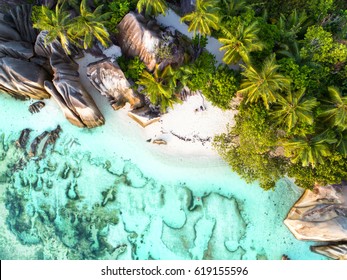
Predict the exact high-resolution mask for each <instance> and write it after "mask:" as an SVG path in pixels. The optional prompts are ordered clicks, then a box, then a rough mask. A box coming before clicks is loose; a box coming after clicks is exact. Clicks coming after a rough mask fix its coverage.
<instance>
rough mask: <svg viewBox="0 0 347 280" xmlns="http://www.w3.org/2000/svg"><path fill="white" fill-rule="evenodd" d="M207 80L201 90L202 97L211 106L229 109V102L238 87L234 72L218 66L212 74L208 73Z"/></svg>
mask: <svg viewBox="0 0 347 280" xmlns="http://www.w3.org/2000/svg"><path fill="white" fill-rule="evenodd" d="M208 78H209V79H208V82H207V83H206V84H205V86H204V87H203V88H202V93H203V95H204V96H205V97H206V98H207V99H208V100H210V101H211V102H212V104H213V105H215V106H218V107H220V108H222V109H230V104H231V100H232V98H233V97H234V96H235V93H236V91H237V89H238V85H239V81H238V79H237V77H236V76H235V73H234V71H233V70H230V69H228V68H227V67H222V66H220V67H218V68H217V69H216V71H215V72H214V73H210V74H209V77H208Z"/></svg>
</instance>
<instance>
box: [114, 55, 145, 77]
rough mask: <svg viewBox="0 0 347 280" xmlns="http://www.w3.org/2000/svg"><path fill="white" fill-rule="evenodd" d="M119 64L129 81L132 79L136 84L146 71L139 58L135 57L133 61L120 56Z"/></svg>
mask: <svg viewBox="0 0 347 280" xmlns="http://www.w3.org/2000/svg"><path fill="white" fill-rule="evenodd" d="M117 62H118V64H119V67H120V68H121V69H122V71H123V72H124V75H125V77H126V78H127V79H132V80H133V81H134V82H136V81H137V80H138V79H139V78H140V76H141V74H142V72H143V71H144V70H145V69H146V66H145V64H144V63H143V62H142V61H141V60H140V59H139V57H138V56H136V57H134V58H133V59H128V58H126V57H124V56H120V57H118V59H117Z"/></svg>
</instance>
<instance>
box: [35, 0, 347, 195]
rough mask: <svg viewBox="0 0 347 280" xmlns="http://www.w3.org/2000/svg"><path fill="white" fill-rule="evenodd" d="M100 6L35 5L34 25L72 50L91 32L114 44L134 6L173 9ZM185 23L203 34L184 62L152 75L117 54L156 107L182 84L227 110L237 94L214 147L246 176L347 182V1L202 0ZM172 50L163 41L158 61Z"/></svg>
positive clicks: (264, 182)
mask: <svg viewBox="0 0 347 280" xmlns="http://www.w3.org/2000/svg"><path fill="white" fill-rule="evenodd" d="M178 2H179V1H170V4H173V3H176V4H177V3H178ZM72 3H74V5H72ZM83 3H84V1H83V2H82V4H83ZM95 3H96V6H98V5H101V4H107V5H104V6H103V9H101V8H96V9H89V8H87V7H84V8H83V5H79V4H80V1H71V4H70V3H69V4H70V5H71V6H73V7H75V9H77V10H78V9H79V10H80V11H79V15H77V16H76V17H75V18H71V16H70V14H69V13H68V12H66V10H65V8H64V7H65V6H63V5H57V6H56V7H55V9H54V10H49V9H48V8H45V7H39V8H35V9H34V12H33V19H34V24H35V25H34V26H35V27H36V28H38V29H42V30H43V29H44V30H47V31H48V36H47V39H46V40H47V42H46V43H48V42H49V41H52V40H54V39H55V38H58V39H59V40H60V41H61V42H62V45H63V47H64V48H65V49H66V51H68V45H69V42H70V43H73V44H76V45H81V42H83V47H89V46H90V45H91V43H92V39H93V37H95V38H96V39H98V40H99V41H100V42H101V43H104V44H106V42H107V40H108V33H114V32H116V31H117V30H116V27H115V26H116V25H117V24H118V23H119V21H120V20H121V19H122V17H123V16H124V15H125V14H126V13H127V12H128V11H130V10H134V9H135V7H137V9H138V11H139V12H143V13H144V14H145V15H146V16H155V15H158V14H159V13H165V12H166V10H167V8H168V3H167V2H166V1H164V0H140V1H135V0H128V1H119V0H114V1H109V2H107V3H106V1H102V0H95ZM79 7H80V8H79ZM82 8H83V9H82ZM82 10H83V12H82ZM101 11H102V12H101ZM108 12H112V13H110V14H109V13H108ZM106 18H109V20H108V21H107V22H106V21H105V19H106ZM181 21H182V22H186V23H187V24H188V25H189V31H191V32H193V33H194V35H196V36H195V38H193V40H192V41H190V46H189V47H187V46H186V50H185V58H184V64H183V65H176V64H174V66H170V65H168V66H166V64H165V63H164V64H163V65H160V66H159V65H158V66H157V67H156V68H155V70H154V71H153V72H150V71H147V70H146V69H145V66H144V64H143V63H142V62H141V61H140V60H139V58H132V59H129V58H124V57H121V58H120V59H119V60H118V62H119V64H120V67H121V68H122V69H123V71H124V72H125V75H126V77H127V78H131V79H132V80H133V81H134V82H135V83H136V84H137V85H140V86H142V87H143V89H144V90H143V93H144V94H146V95H147V96H148V98H149V99H150V101H151V102H152V103H153V104H155V105H158V106H160V108H161V111H162V112H166V110H167V108H168V107H172V106H173V104H174V103H175V102H177V101H179V100H180V99H179V94H180V92H181V90H182V88H183V87H184V86H187V87H189V89H190V90H192V91H198V90H200V91H201V92H202V93H203V95H204V96H205V97H206V98H207V99H208V100H210V101H211V102H212V103H213V104H214V105H216V106H219V107H220V108H222V109H229V108H230V106H231V105H230V104H231V101H232V98H233V97H234V96H235V94H237V95H238V97H240V98H241V99H242V101H241V102H240V104H239V106H238V114H237V116H236V118H235V125H234V126H233V127H229V130H228V132H227V133H224V134H222V135H219V136H217V137H216V138H215V141H214V145H215V147H216V149H217V150H218V151H219V153H220V154H221V155H222V157H223V158H224V159H225V160H226V161H227V162H228V163H229V164H230V165H231V168H232V169H233V170H234V171H236V172H237V173H238V174H240V176H241V177H243V178H245V179H246V180H247V181H248V182H253V181H259V183H260V185H261V186H262V187H263V188H265V189H270V188H273V187H274V186H275V183H276V181H277V180H278V179H279V178H281V177H284V176H289V177H292V178H295V180H296V183H297V184H298V185H299V186H302V187H305V188H311V187H313V185H314V184H316V183H319V184H327V183H339V182H341V180H345V179H347V174H346V171H345V170H347V169H346V167H347V160H346V157H347V67H346V62H347V2H346V1H344V0H307V1H302V0H288V1H278V0H263V1H258V0H208V1H202V0H197V1H196V7H195V10H194V11H192V12H191V13H188V14H186V15H184V16H183V17H182V18H181ZM104 26H105V27H106V28H107V30H106V29H104ZM107 31H108V32H107ZM105 32H107V33H105ZM207 35H211V36H215V37H216V38H217V39H218V40H219V41H220V42H221V43H222V47H221V51H224V52H225V53H224V58H223V62H224V63H225V65H223V66H218V65H217V62H216V60H215V58H214V57H213V56H212V55H211V54H209V53H208V52H206V51H204V50H203V48H204V47H205V46H206V44H207V40H208V39H207V37H205V36H207ZM170 55H172V52H171V49H170V48H169V47H168V46H166V45H164V46H159V48H158V53H157V58H158V60H159V62H161V61H162V60H165V58H167V57H168V56H170ZM229 65H232V66H233V67H232V68H233V69H236V70H231V69H230V68H229Z"/></svg>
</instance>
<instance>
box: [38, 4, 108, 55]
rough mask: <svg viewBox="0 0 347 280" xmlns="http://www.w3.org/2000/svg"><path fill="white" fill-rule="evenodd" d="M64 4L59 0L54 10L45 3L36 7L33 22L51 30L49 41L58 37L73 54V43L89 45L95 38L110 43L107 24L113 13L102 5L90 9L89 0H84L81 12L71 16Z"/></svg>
mask: <svg viewBox="0 0 347 280" xmlns="http://www.w3.org/2000/svg"><path fill="white" fill-rule="evenodd" d="M64 4H65V2H62V1H58V3H57V5H56V6H55V8H54V9H53V10H50V9H49V8H48V7H46V6H35V7H34V8H33V12H32V21H33V26H34V27H35V28H37V29H39V30H46V31H48V34H47V36H46V38H45V43H46V44H48V43H50V42H52V41H53V40H55V39H59V40H60V42H61V45H62V47H63V49H64V51H65V52H66V53H67V54H70V50H69V45H70V44H74V45H77V46H79V47H83V48H84V49H87V48H89V47H91V46H92V43H93V40H94V38H96V39H97V40H98V41H99V42H100V43H101V44H102V45H104V46H107V43H108V41H109V33H108V31H107V30H106V28H105V26H104V24H105V23H106V20H107V19H108V18H109V17H110V13H104V12H103V11H102V6H98V7H97V8H96V9H95V10H94V11H91V10H90V9H89V7H88V6H87V2H86V0H82V1H81V2H80V5H79V15H78V16H76V17H74V18H72V16H71V13H70V12H69V11H68V10H67V7H66V5H64ZM70 4H71V3H70Z"/></svg>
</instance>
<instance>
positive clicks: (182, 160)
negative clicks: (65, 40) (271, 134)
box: [0, 95, 322, 259]
mask: <svg viewBox="0 0 347 280" xmlns="http://www.w3.org/2000/svg"><path fill="white" fill-rule="evenodd" d="M94 98H95V99H96V102H97V104H98V105H99V107H100V108H106V107H105V106H106V100H103V99H102V98H100V97H94ZM0 103H1V111H0V116H1V120H2V121H1V126H0V130H1V137H0V154H1V161H0V194H1V198H0V212H1V214H0V258H1V259H66V258H67V259H280V258H281V256H282V254H287V255H288V256H289V257H291V258H292V259H322V257H321V256H319V255H317V254H314V253H311V252H310V250H309V246H310V243H308V242H301V241H297V240H296V239H295V238H294V237H293V236H292V235H291V233H290V232H289V231H288V230H287V228H286V227H285V226H284V225H283V223H282V221H283V219H284V217H285V216H286V214H287V212H288V210H289V209H290V207H291V205H292V204H293V203H294V202H295V201H296V200H297V199H298V197H299V196H300V192H299V191H298V190H297V189H296V188H293V187H291V186H290V184H289V183H288V182H284V181H283V182H280V183H279V186H278V187H277V189H276V190H275V191H269V192H264V191H262V190H261V189H260V188H259V187H258V186H257V185H256V184H253V185H248V184H246V183H245V182H244V181H242V180H241V179H240V178H239V177H238V176H237V175H236V174H234V173H232V172H231V171H230V169H229V167H228V166H226V164H224V163H223V162H222V161H221V160H220V159H218V158H214V157H211V158H206V157H205V158H201V157H191V158H187V157H186V156H182V157H181V156H179V155H177V156H175V157H173V156H168V155H161V154H160V152H159V151H158V148H157V147H156V148H153V144H150V143H147V142H146V141H144V140H143V138H142V137H140V135H141V133H142V131H141V129H142V128H140V127H139V126H138V125H137V124H136V123H135V122H133V121H132V120H131V119H130V118H128V117H126V116H125V114H123V113H122V112H114V111H112V110H110V109H106V110H103V111H102V112H103V114H104V115H105V118H106V125H105V126H103V127H100V128H97V129H93V130H86V129H79V128H76V127H73V126H72V125H70V124H69V123H68V122H67V121H66V120H65V119H64V117H63V116H62V113H61V112H60V110H59V109H58V108H57V107H56V106H55V104H54V103H53V102H51V101H49V102H46V103H47V105H46V107H45V108H43V109H42V111H41V112H40V113H38V114H34V115H31V114H30V113H29V112H28V105H29V104H30V102H29V101H26V102H22V101H17V100H14V99H12V98H11V97H9V96H6V95H1V96H0ZM57 124H60V125H61V127H62V129H63V132H62V133H61V136H60V138H59V139H58V141H57V143H56V145H55V147H54V149H48V151H47V153H46V157H45V158H44V159H39V156H38V157H33V158H30V159H28V158H27V157H26V155H25V153H24V151H23V150H20V149H18V148H16V147H15V145H14V141H15V140H16V139H18V137H19V134H20V132H21V130H22V129H24V128H31V129H33V131H32V132H31V134H30V135H31V136H30V139H29V142H32V140H33V139H34V138H35V137H36V136H37V135H39V134H41V133H42V132H43V131H44V130H52V129H54V128H56V126H57ZM134 135H139V137H134ZM28 149H29V144H28V145H27V150H28ZM21 159H22V160H21Z"/></svg>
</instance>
